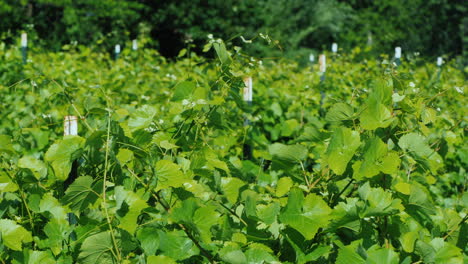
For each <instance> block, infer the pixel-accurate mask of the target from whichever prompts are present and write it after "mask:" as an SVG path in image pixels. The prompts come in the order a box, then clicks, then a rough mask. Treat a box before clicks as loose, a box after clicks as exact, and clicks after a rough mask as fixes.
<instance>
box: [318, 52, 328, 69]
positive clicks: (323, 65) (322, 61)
mask: <svg viewBox="0 0 468 264" xmlns="http://www.w3.org/2000/svg"><path fill="white" fill-rule="evenodd" d="M319 65H320V72H321V73H322V74H324V73H325V72H326V71H327V58H326V57H325V54H320V56H319Z"/></svg>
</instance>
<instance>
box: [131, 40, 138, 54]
mask: <svg viewBox="0 0 468 264" xmlns="http://www.w3.org/2000/svg"><path fill="white" fill-rule="evenodd" d="M132 50H133V51H137V50H138V40H136V39H134V40H132Z"/></svg>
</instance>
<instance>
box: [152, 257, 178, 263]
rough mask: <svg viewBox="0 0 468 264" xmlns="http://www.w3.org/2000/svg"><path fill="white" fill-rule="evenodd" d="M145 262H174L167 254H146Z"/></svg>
mask: <svg viewBox="0 0 468 264" xmlns="http://www.w3.org/2000/svg"><path fill="white" fill-rule="evenodd" d="M146 263H147V264H161V263H164V264H176V263H177V262H175V260H174V259H172V258H170V257H168V256H148V258H147V259H146Z"/></svg>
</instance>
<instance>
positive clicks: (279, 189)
mask: <svg viewBox="0 0 468 264" xmlns="http://www.w3.org/2000/svg"><path fill="white" fill-rule="evenodd" d="M293 184H294V183H293V181H292V180H291V178H289V177H282V178H280V179H279V180H278V183H277V184H276V196H278V197H281V196H284V195H285V194H287V193H288V192H289V189H291V187H292V186H293Z"/></svg>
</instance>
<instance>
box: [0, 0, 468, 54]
mask: <svg viewBox="0 0 468 264" xmlns="http://www.w3.org/2000/svg"><path fill="white" fill-rule="evenodd" d="M466 14H467V4H466V2H465V1H463V0H411V1H409V0H165V1H161V0H158V1H155V0H99V1H95V0H0V17H1V20H2V23H0V37H1V38H2V39H3V40H4V41H5V42H7V43H8V42H9V43H13V42H14V41H16V40H17V37H18V35H19V32H21V31H26V32H28V33H29V34H30V36H31V38H33V39H35V43H37V44H39V45H40V46H42V47H45V48H48V49H52V50H59V49H61V48H62V46H63V45H65V44H69V43H72V42H76V43H80V44H85V45H94V46H96V47H97V48H102V49H109V50H110V49H111V47H112V46H113V45H114V44H115V43H117V42H120V43H122V42H124V41H126V40H129V39H132V38H136V37H137V36H141V35H142V34H146V35H147V36H149V37H150V39H151V41H149V42H148V43H147V45H149V46H152V47H154V48H157V49H159V50H160V51H161V53H162V54H163V55H166V56H168V57H171V56H176V55H177V54H178V52H179V50H180V49H182V48H184V47H187V45H189V44H190V43H193V44H195V45H194V47H195V48H196V49H197V48H198V49H201V47H202V46H203V44H204V43H205V42H206V39H207V35H208V34H213V35H214V37H220V38H223V39H225V40H229V39H232V40H233V41H234V44H236V43H240V42H242V40H241V38H240V36H242V37H243V38H244V39H246V40H249V39H251V38H256V39H255V40H254V41H253V43H251V44H248V43H244V45H243V46H244V47H245V48H247V49H249V50H250V51H251V52H254V53H256V54H259V55H260V56H275V55H278V54H280V53H283V54H286V55H290V56H294V55H299V54H302V53H303V52H309V51H310V49H328V48H329V44H330V43H331V42H338V43H339V45H340V48H345V49H349V48H352V47H354V46H357V45H361V46H362V45H366V44H372V46H373V47H375V49H374V50H375V51H376V52H378V53H382V52H391V51H392V49H393V47H394V46H396V45H399V46H402V47H403V49H404V50H407V51H418V52H421V53H424V54H427V55H430V56H436V55H439V54H451V55H460V54H466V49H467V41H468V37H467V33H466V27H467V23H468V18H467V15H466ZM259 33H262V36H264V37H263V38H262V37H261V36H260V35H259ZM266 35H267V37H265V36H266Z"/></svg>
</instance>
